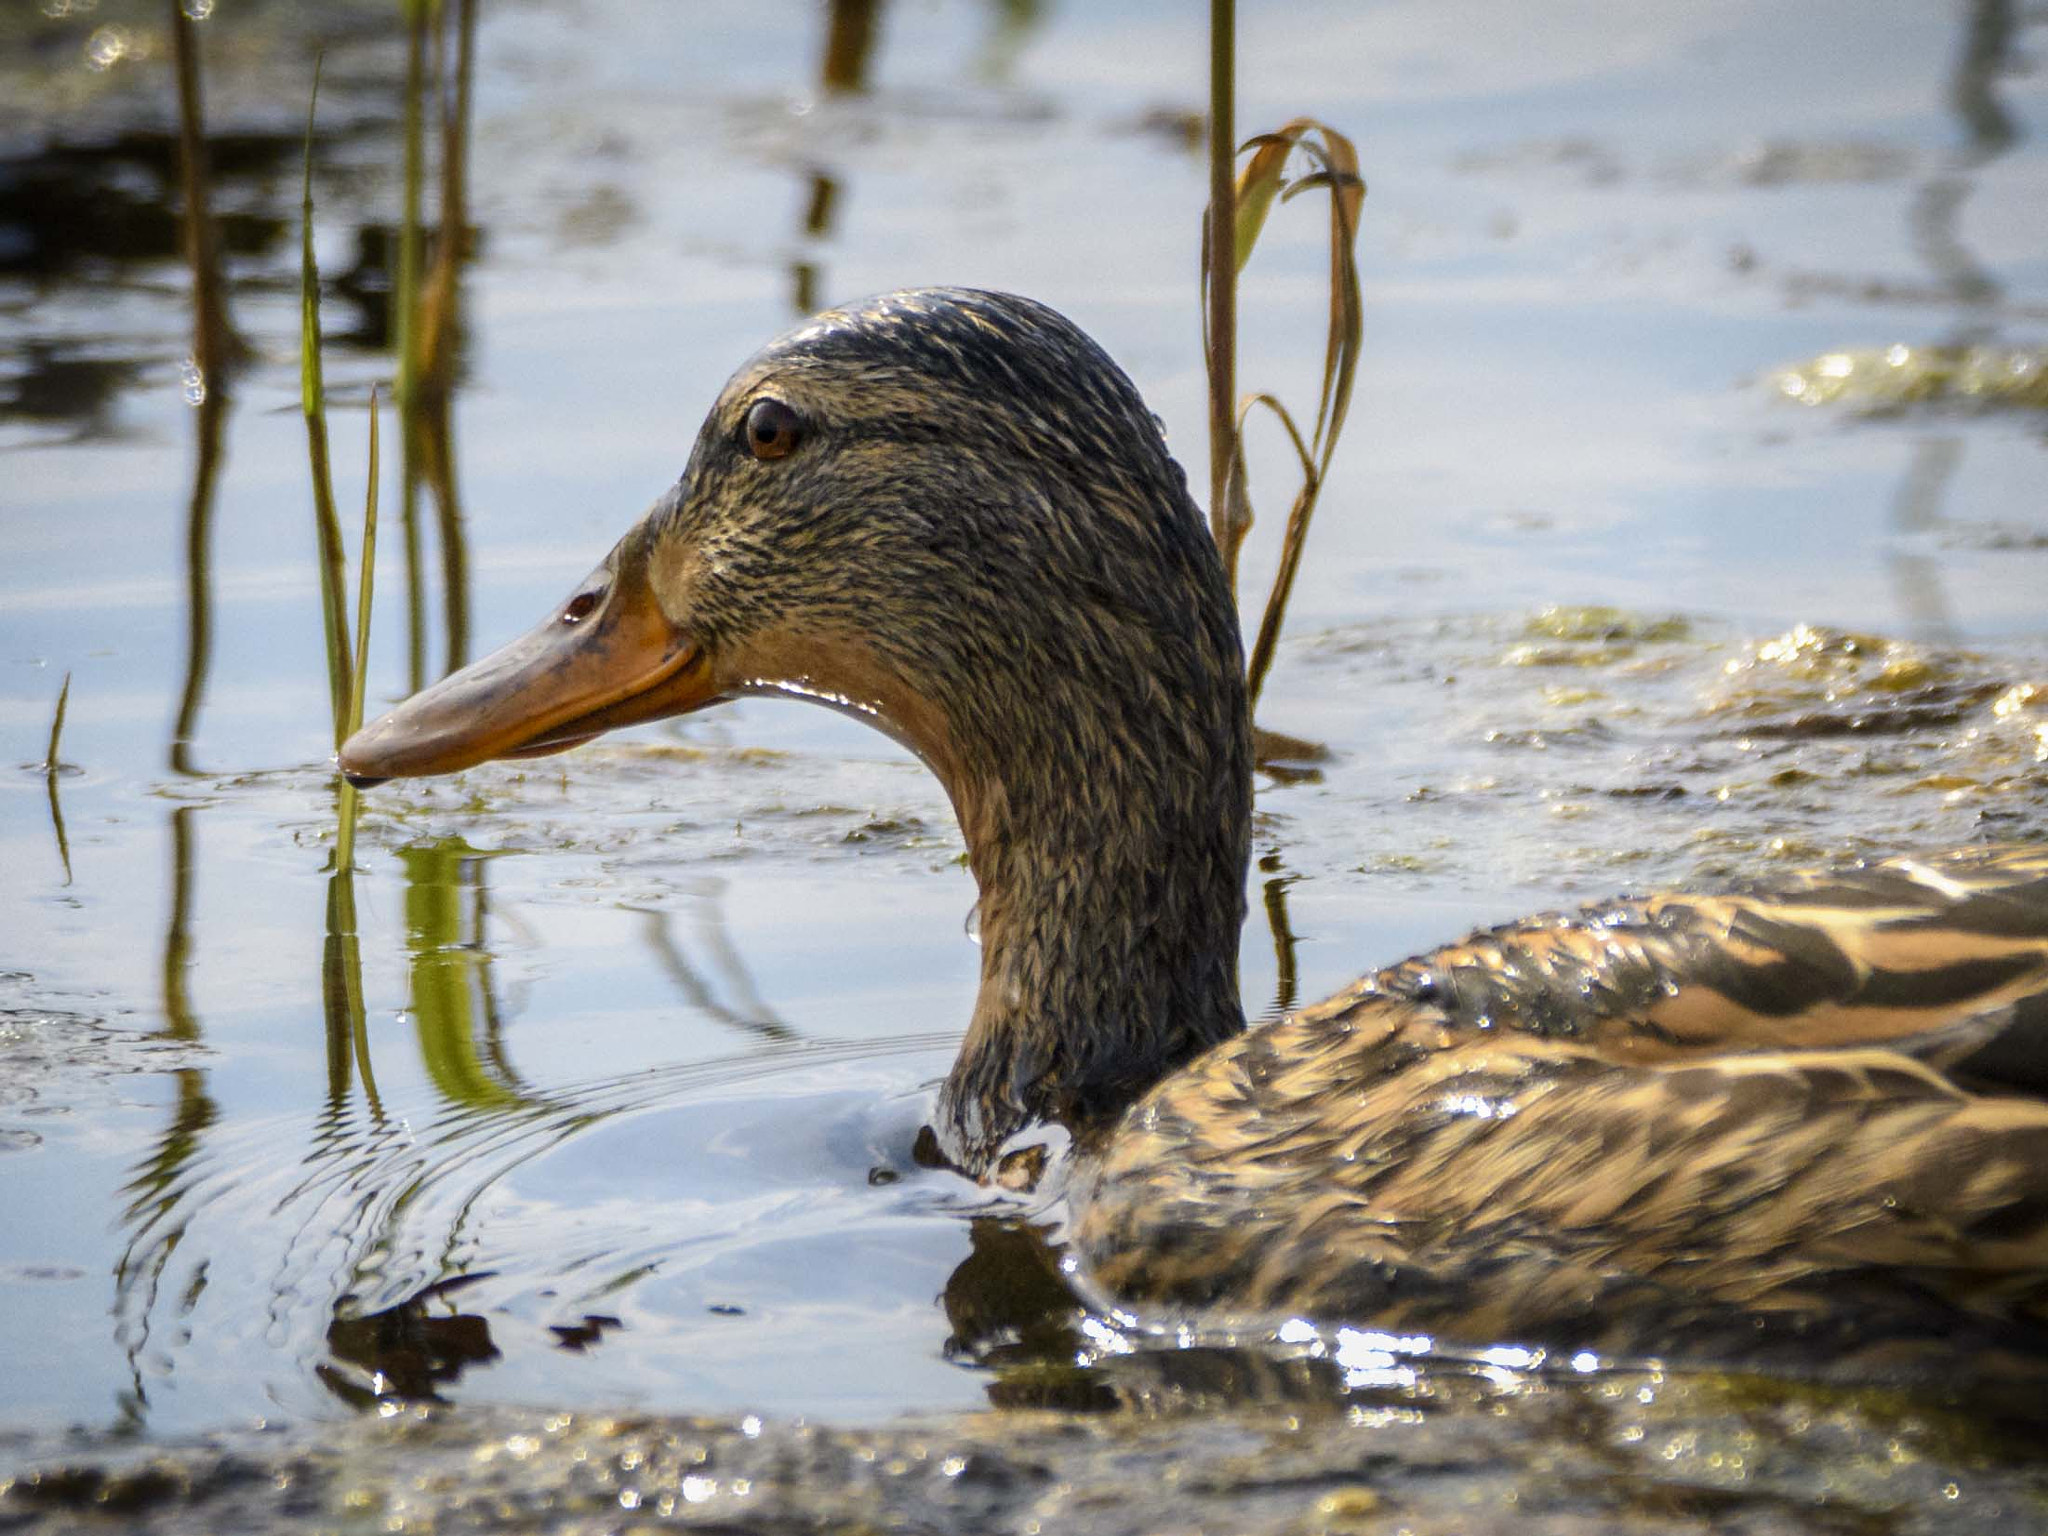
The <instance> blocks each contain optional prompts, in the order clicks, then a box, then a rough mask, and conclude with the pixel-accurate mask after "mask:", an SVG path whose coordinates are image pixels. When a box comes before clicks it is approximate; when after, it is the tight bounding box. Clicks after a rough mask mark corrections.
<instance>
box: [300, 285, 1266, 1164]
mask: <svg viewBox="0 0 2048 1536" xmlns="http://www.w3.org/2000/svg"><path fill="white" fill-rule="evenodd" d="M754 693H788V694H793V695H797V696H801V697H804V698H807V699H812V700H817V701H822V702H826V703H829V704H832V705H834V706H836V707H838V708H841V709H845V710H850V711H852V712H854V713H856V714H858V715H859V716H861V717H862V718H864V719H866V720H868V721H870V722H872V723H873V724H875V725H877V726H879V727H880V728H882V729H884V730H886V731H888V732H889V733H890V734H891V735H893V736H895V737H896V738H897V739H899V740H900V741H902V742H904V743H905V744H906V745H908V746H909V747H910V748H911V749H912V750H914V751H915V752H917V753H918V755H919V756H921V757H922V758H923V759H924V761H925V762H926V763H927V764H929V765H930V767H931V768H932V770H933V771H934V772H935V773H936V774H937V775H938V777H939V778H940V780H941V781H942V783H943V784H944V785H945V788H946V791H947V793H948V795H949V796H950V798H951V800H952V803H953V807H954V810H955V813H956V815H957V816H958V817H959V820H960V825H961V829H962V832H963V834H964V835H965V837H966V840H967V844H968V852H969V859H970V863H971V864H972V867H973V869H974V873H975V876H976V879H977V881H978V882H979V884H980V887H981V932H982V984H981V991H980V995H979V997H978V1000H977V1003H976V1009H975V1016H974V1020H973V1023H972V1025H971V1026H970V1029H969V1032H968V1036H967V1039H966V1041H965V1042H964V1043H963V1046H962V1050H961V1056H960V1059H959V1061H958V1063H956V1065H955V1067H954V1070H953V1073H952V1075H951V1076H950V1077H949V1079H948V1081H947V1084H946V1087H945V1089H944V1091H943V1093H942V1095H941V1099H940V1105H939V1111H938V1115H937V1124H936V1126H935V1129H936V1130H937V1131H938V1133H939V1137H940V1142H941V1146H942V1148H943V1149H944V1151H945V1153H946V1155H947V1156H948V1157H949V1158H950V1159H951V1160H953V1161H954V1162H956V1163H958V1164H959V1165H960V1166H962V1167H965V1168H967V1169H968V1170H969V1171H972V1172H980V1171H982V1170H983V1169H984V1168H985V1167H986V1165H987V1162H988V1159H989V1157H990V1155H991V1154H992V1152H993V1149H994V1148H995V1147H996V1146H997V1145H998V1144H999V1143H1001V1142H1002V1141H1003V1140H1004V1139H1005V1138H1006V1137H1008V1136H1009V1135H1010V1134H1011V1133H1012V1132H1013V1131H1015V1130H1017V1129H1020V1128H1021V1127H1022V1126H1024V1125H1026V1124H1028V1123H1030V1122H1032V1121H1035V1120H1055V1121H1059V1122H1062V1123H1065V1124H1067V1125H1068V1126H1070V1127H1071V1128H1074V1129H1076V1130H1077V1131H1082V1132H1086V1131H1088V1130H1090V1129H1092V1128H1094V1127H1096V1126H1099V1125H1101V1124H1102V1123H1104V1122H1105V1121H1106V1119H1107V1118H1108V1117H1109V1116H1110V1115H1112V1114H1114V1112H1115V1111H1117V1110H1119V1109H1121V1108H1122V1107H1123V1106H1124V1105H1125V1104H1127V1103H1128V1102H1130V1100H1131V1099H1132V1098H1134V1097H1135V1096H1136V1095H1137V1094H1138V1093H1140V1092H1142V1091H1143V1090H1144V1089H1145V1088H1146V1087H1148V1086H1150V1084H1151V1083H1152V1082H1153V1081H1155V1080H1156V1079H1157V1078H1158V1077H1159V1076H1160V1075H1162V1074H1163V1073H1164V1072H1166V1071H1169V1070H1171V1069H1172V1068H1173V1067H1175V1066H1178V1065H1179V1064H1180V1063H1181V1062H1183V1061H1185V1060H1186V1059H1187V1058H1188V1057H1190V1056H1191V1055H1193V1054H1194V1053H1195V1052H1197V1051H1199V1050H1200V1049H1202V1048H1204V1047H1205V1046H1207V1045H1209V1044H1211V1043H1213V1042H1214V1041H1215V1040H1217V1039H1220V1038H1223V1037H1224V1036H1225V1035H1228V1034H1230V1033H1233V1032H1235V1031H1236V1030H1237V1029H1239V1028H1242V1025H1243V1018H1242V1014H1241V1012H1240V1010H1239V1005H1238V1000H1237V988H1236V954H1237V936H1238V928H1239V925H1240V924H1241V922H1242V919H1243V912H1244V895H1243V880H1244V868H1245V860H1246V854H1247V839H1248V823H1249V812H1250V742H1249V724H1248V720H1247V717H1246V710H1245V701H1244V688H1243V665H1242V660H1241V656H1240V650H1239V641H1238V633H1237V623H1236V615H1235V612H1234V609H1233V607H1232V604H1231V601H1230V596H1229V592H1228V588H1227V585H1226V583H1225V580H1224V577H1223V573H1222V570H1221V566H1220V563H1219V561H1218V559H1217V556H1216V553H1215V550H1214V547H1213V545H1212V544H1211V542H1210V539H1209V536H1208V533H1207V531H1206V529H1205V527H1204V525H1203V522H1202V518H1201V515H1200V513H1199V511H1198V510H1197V508H1196V507H1195V505H1194V503H1193V502H1192V500H1191V499H1190V498H1189V496H1188V494H1187V490H1186V485H1185V477H1184V476H1183V475H1182V473H1181V471H1180V469H1179V467H1178V466H1177V465H1176V464H1175V463H1174V462H1173V460H1172V459H1171V457H1170V456H1169V455H1168V453H1167V450H1166V446H1165V443H1164V441H1163V439H1162V438H1161V435H1160V431H1159V427H1158V425H1157V423H1156V421H1155V420H1154V418H1153V417H1152V415H1151V413H1150V412H1149V411H1148V410H1147V409H1146V407H1145V404H1144V402H1143V400H1142V399H1141V398H1140V397H1139V395H1138V393H1137V390H1136V389H1135V387H1134V386H1133V385H1132V384H1131V382H1130V381H1129V379H1128V378H1126V377H1125V376H1124V374H1123V373H1122V371H1121V370H1119V369H1118V368H1117V367H1116V365H1115V364H1114V363H1112V362H1111V361H1110V360H1109V358H1108V357H1107V356H1106V355H1105V354H1104V353H1103V352H1102V351H1101V349H1100V348H1098V347H1097V346H1096V345H1095V344H1094V343H1093V342H1092V341H1090V340H1089V339H1088V338H1087V337H1086V336H1085V335H1084V334H1083V333H1082V332H1081V331H1080V330H1079V329H1077V328H1076V327H1075V326H1074V325H1072V324H1071V323H1070V322H1068V321H1067V320H1065V319H1063V318H1062V317H1061V316H1059V315H1058V314H1056V313H1054V312H1053V311H1052V310H1050V309H1047V308H1045V307H1044V306H1043V305H1040V304H1036V303H1033V302H1031V301H1029V300H1025V299H1020V298H1015V297H1012V296H1008V295H1001V294H992V293H982V292H974V291H968V290H956V289H928V290H916V291H910V292H903V293H894V294H889V295H885V296H883V297H881V298H878V299H874V300H870V301H868V302H866V303H864V304H860V305H856V306H852V307H849V308H846V309H842V310H834V311H831V312H828V313H826V314H824V315H821V316H819V317H817V318H816V319H814V320H812V321H810V322H808V323H806V324H804V325H802V326H800V327H798V328H797V329H795V330H793V331H791V332H789V333H788V334H786V335H784V336H783V337H781V338H780V339H778V340H776V341H775V342H773V343H771V344H770V345H769V346H768V347H766V348H765V349H764V350H762V351H761V352H760V353H758V354H757V355H756V356H755V357H754V358H753V359H751V360H750V361H749V362H748V363H747V364H746V365H745V366H743V367H742V368H741V369H740V370H739V372H738V373H736V374H735V375H734V376H733V378H732V379H731V381H730V382H729V383H728V384H727V385H726V387H725V389H724V390H723V392H722V393H721V394H720V396H719V398H718V401H717V403H716V404H714V405H713V406H712V408H711V411H710V413H709V415H708V416H707V417H706V418H705V421H704V425H703V428H702V430H701V431H700V432H699V433H698V436H697V442H696V445H695V447H694V449H693V450H692V452H691V455H690V460H689V464H688V467H687V468H686V469H685V471H684V473H683V477H682V479H681V481H680V482H679V483H678V484H677V485H676V486H675V487H674V488H673V489H672V490H671V491H669V493H668V494H667V495H665V496H663V497H662V498H661V499H660V500H659V501H658V502H656V503H655V505H654V507H653V508H652V509H651V510H650V511H649V512H648V513H647V515H646V516H645V517H644V518H643V519H642V520H641V521H640V523H639V524H638V525H637V526H635V527H634V528H633V529H632V530H631V531H630V532H629V533H628V534H627V535H626V536H625V537H624V538H623V539H621V540H620V541H619V543H618V545H617V546H616V547H615V548H614V549H613V550H612V552H611V553H610V555H608V556H607V557H606V558H605V560H604V562H603V563H602V564H600V565H599V566H598V567H597V569H596V570H595V571H593V572H592V573H591V574H590V575H589V576H587V577H585V578H584V580H583V581H581V582H579V583H578V584H577V585H576V587H575V589H574V591H573V592H572V593H571V594H570V596H569V598H568V599H567V600H566V601H565V602H564V603H563V604H561V605H560V606H559V607H558V608H557V609H556V610H555V611H554V612H553V613H551V614H550V615H549V616H548V618H547V619H546V620H545V621H544V622H543V623H542V624H541V625H540V626H539V627H538V628H536V629H534V630H533V631H532V632H530V633H529V634H527V635H526V636H525V637H523V638H522V639H519V640H516V641H514V642H512V644H510V645H508V646H506V647H505V648H504V649H502V650H500V651H498V652H496V653H494V654H492V655H490V656H488V657H486V658H484V659H483V660H481V661H478V662H476V663H474V664H472V665H471V666H469V667H466V668H464V669H463V670H461V671H459V672H457V673H455V674H453V675H452V676H450V677H447V678H444V679H443V680H442V681H440V682H439V683H436V684H435V685H433V686H432V687H430V688H428V689H426V690H425V691H423V692H422V693H420V694H417V695H416V696H414V697H413V698H411V699H409V700H407V701H406V702H405V703H403V704H401V705H399V706H398V707H397V708H396V709H394V710H393V711H392V712H391V713H390V714H388V715H386V716H384V717H383V718H382V719H380V720H377V721H375V722H374V723H372V724H370V725H368V726H365V727H364V728H363V729H362V730H361V731H359V732H357V733H356V734H355V735H354V736H352V737H350V738H349V740H348V741H347V742H346V743H345V744H344V745H343V747H342V749H341V754H340V764H341V768H342V771H343V772H344V773H346V774H347V775H348V776H349V777H350V778H351V779H352V780H354V781H355V782H357V783H359V784H367V783H373V782H376V781H378V780H382V779H387V778H393V777H399V776H406V775H418V774H435V773H448V772H453V771H455V770H458V769H462V768H467V767H470V766H472V765H473V764H476V763H479V762H482V761H485V760H486V759H489V758H497V757H518V756H528V755H536V754H540V753H545V752H554V751H560V750H563V749H565V748H568V747H571V746H574V745H577V744H578V743H580V742H584V741H587V740H589V739H590V738H592V737H594V736H596V735H599V734H601V733H602V732H604V731H608V730H612V729H614V728H617V727H619V726H624V725H630V724H636V723H639V722H641V721H646V720H654V719H660V718H663V717H665V716H670V715H676V714H681V713H683V712H686V711H689V710H694V709H699V708H703V707H705V706H707V705H710V704H714V703H716V702H718V701H720V700H722V699H727V698H732V697H735V696H737V695H741V694H754Z"/></svg>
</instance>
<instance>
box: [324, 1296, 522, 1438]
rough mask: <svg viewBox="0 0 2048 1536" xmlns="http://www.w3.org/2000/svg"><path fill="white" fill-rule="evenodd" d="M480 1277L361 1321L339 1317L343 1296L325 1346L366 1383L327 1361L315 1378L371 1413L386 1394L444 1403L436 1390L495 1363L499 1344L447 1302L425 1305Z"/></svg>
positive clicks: (471, 1315) (481, 1323)
mask: <svg viewBox="0 0 2048 1536" xmlns="http://www.w3.org/2000/svg"><path fill="white" fill-rule="evenodd" d="M486 1278H488V1277H487V1276H484V1275H463V1276H458V1277H457V1278H455V1279H452V1280H443V1281H438V1282H436V1283H435V1284H433V1285H429V1286H425V1287H423V1288H422V1289H421V1290H419V1291H418V1292H417V1293H416V1294H414V1295H411V1296H408V1297H407V1298H406V1299H405V1300H403V1301H401V1302H399V1303H398V1304H397V1305H396V1306H391V1307H386V1308H385V1309H384V1310H383V1311H381V1312H370V1313H365V1314H364V1315H363V1316H361V1317H344V1316H343V1315H342V1309H343V1308H345V1307H346V1306H347V1304H348V1303H349V1302H352V1301H353V1300H355V1298H354V1297H353V1296H343V1297H342V1298H340V1300H339V1301H338V1302H337V1303H336V1312H335V1318H334V1321H333V1322H332V1323H330V1324H329V1325H328V1328H327V1348H328V1349H329V1351H331V1352H332V1354H333V1356H334V1358H335V1359H336V1360H337V1361H341V1362H343V1363H345V1364H348V1365H353V1366H357V1367H359V1368H360V1369H361V1370H362V1371H363V1373H364V1375H365V1376H366V1377H367V1378H368V1380H367V1382H362V1381H358V1380H357V1379H356V1378H354V1377H352V1376H350V1375H348V1374H347V1373H346V1372H344V1371H340V1370H337V1369H335V1367H334V1366H333V1365H329V1364H322V1365H319V1366H317V1367H315V1374H317V1375H318V1376H319V1378H320V1381H321V1382H322V1384H323V1385H325V1386H326V1388H327V1389H328V1390H329V1391H330V1392H332V1393H333V1394H334V1395H335V1396H336V1397H338V1398H340V1399H341V1400H342V1401H343V1402H345V1403H347V1404H348V1405H349V1406H350V1407H351V1408H373V1407H375V1406H376V1405H377V1402H378V1400H379V1399H380V1398H389V1397H404V1398H412V1399H416V1400H422V1401H426V1402H435V1403H438V1402H441V1401H443V1398H442V1397H441V1394H440V1393H439V1392H438V1391H437V1390H436V1388H438V1387H440V1386H443V1385H445V1384H447V1383H450V1382H453V1381H454V1380H455V1379H456V1378H457V1377H459V1376H460V1375H461V1374H462V1373H463V1371H464V1370H466V1369H467V1368H468V1367H470V1366H472V1365H488V1364H489V1363H490V1362H491V1361H493V1360H495V1359H497V1358H498V1347H497V1346H496V1345H495V1344H493V1343H492V1342H491V1327H490V1324H489V1323H488V1322H486V1321H485V1320H484V1319H483V1318H481V1317H478V1316H476V1315H475V1314H474V1313H468V1312H461V1311H457V1310H455V1308H454V1304H453V1303H448V1309H447V1310H445V1311H440V1312H434V1311H430V1310H429V1308H430V1307H432V1306H434V1305H435V1304H436V1303H439V1302H444V1301H446V1299H447V1298H448V1297H450V1296H452V1295H453V1294H454V1293H455V1292H457V1291H459V1290H462V1289H463V1288H464V1287H466V1286H470V1285H474V1284H476V1282H477V1281H479V1280H483V1279H486Z"/></svg>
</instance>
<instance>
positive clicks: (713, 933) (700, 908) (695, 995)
mask: <svg viewBox="0 0 2048 1536" xmlns="http://www.w3.org/2000/svg"><path fill="white" fill-rule="evenodd" d="M626 910H627V911H629V912H637V913H639V914H640V919H641V923H642V929H641V932H642V933H643V934H644V935H645V937H646V940H647V947H648V949H649V950H650V951H652V952H653V955H654V959H655V963H656V964H657V965H659V966H660V967H661V969H662V972H663V973H664V974H665V975H666V976H667V977H668V978H669V980H670V981H671V982H673V983H674V984H675V988H676V991H677V992H679V993H681V994H682V998H683V1001H684V1002H685V1003H687V1004H688V1005H689V1006H690V1007H691V1008H692V1009H693V1010H695V1011H696V1012H698V1013H701V1014H703V1015H705V1016H706V1017H707V1018H713V1019H716V1020H718V1022H719V1023H721V1024H726V1025H730V1026H731V1027H732V1028H734V1029H737V1030H740V1031H742V1032H744V1033H747V1034H751V1035H754V1036H756V1037H757V1038H759V1039H762V1040H767V1041H773V1042H781V1041H787V1040H796V1039H800V1038H801V1036H800V1035H799V1034H798V1032H797V1031H796V1030H794V1029H792V1028H791V1027H790V1026H789V1025H788V1024H786V1023H784V1022H783V1020H782V1019H781V1018H780V1017H779V1016H778V1015H777V1014H776V1012H775V1010H774V1009H773V1008H771V1007H770V1006H769V1005H768V1003H767V1001H766V1000H765V999H764V998H763V997H762V996H761V994H760V991H759V990H758V989H757V988H756V987H755V985H754V978H753V975H752V973H751V972H750V971H749V970H748V969H747V965H746V962H745V961H744V960H743V959H741V957H740V954H739V951H738V950H736V949H735V948H734V947H733V944H732V939H731V936H730V935H729V934H727V932H726V929H725V915H724V912H723V909H722V908H721V907H720V906H719V904H718V900H717V895H716V891H715V890H714V891H712V892H710V893H707V896H706V899H704V900H703V901H701V902H699V903H698V904H697V914H698V916H697V942H698V943H699V944H700V945H701V946H702V947H703V948H704V949H705V950H706V951H707V952H708V953H709V955H710V958H711V965H712V968H713V970H714V971H716V972H717V974H718V976H719V978H720V979H721V980H722V981H723V982H724V984H725V988H726V990H727V991H728V992H729V993H730V994H731V995H732V997H733V999H734V1001H733V1003H731V1004H728V1003H726V1002H724V1001H723V1000H721V998H720V997H719V995H718V992H717V991H716V990H715V989H714V988H713V987H712V986H711V984H710V983H708V982H707V981H706V980H705V979H704V977H703V976H702V975H701V974H700V973H699V972H698V970H697V969H696V967H695V966H693V965H691V963H690V960H689V957H688V955H686V954H685V953H684V951H683V948H682V946H681V945H680V944H678V943H677V942H676V936H675V931H674V928H673V926H672V919H673V917H674V914H673V913H671V912H667V911H664V910H662V909H660V908H657V907H628V908H627V909H626Z"/></svg>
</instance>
